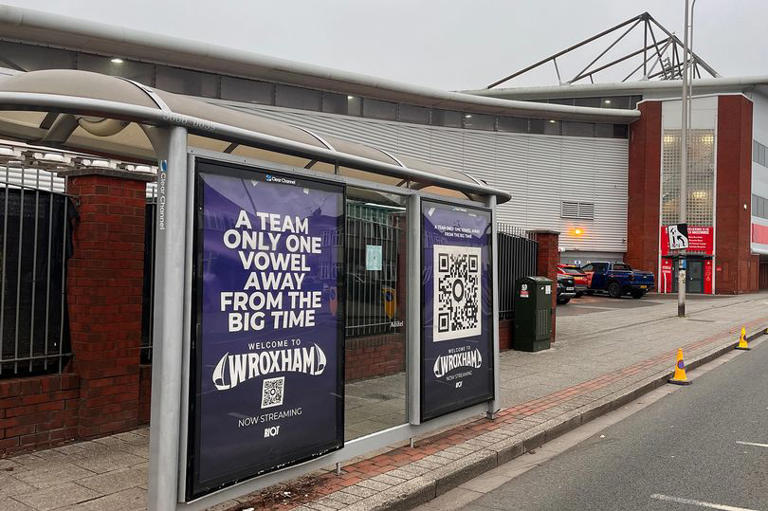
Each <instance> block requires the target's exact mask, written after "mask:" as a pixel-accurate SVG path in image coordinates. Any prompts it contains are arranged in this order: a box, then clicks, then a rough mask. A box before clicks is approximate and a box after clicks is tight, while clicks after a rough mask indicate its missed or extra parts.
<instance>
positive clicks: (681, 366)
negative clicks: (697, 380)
mask: <svg viewBox="0 0 768 511" xmlns="http://www.w3.org/2000/svg"><path fill="white" fill-rule="evenodd" d="M668 381H669V383H674V384H675V385H690V384H691V382H690V381H688V377H687V376H686V375H685V362H683V350H680V349H679V350H677V358H676V359H675V374H674V375H673V376H672V378H670V379H669V380H668Z"/></svg>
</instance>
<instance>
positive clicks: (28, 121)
mask: <svg viewBox="0 0 768 511" xmlns="http://www.w3.org/2000/svg"><path fill="white" fill-rule="evenodd" d="M0 110H1V111H0V136H2V137H5V138H9V139H13V140H19V141H23V142H26V143H29V144H34V145H41V146H50V147H57V148H61V149H67V150H72V151H78V152H85V153H89V154H97V155H104V156H108V157H111V158H117V159H122V160H126V161H136V162H152V163H154V162H156V161H157V159H158V157H157V155H156V154H155V150H154V148H153V144H152V136H153V127H154V126H174V125H175V126H183V127H185V128H186V129H187V130H188V133H189V139H188V145H189V146H190V147H193V148H200V149H206V150H212V151H218V152H227V153H232V154H235V155H239V156H244V157H251V158H258V159H262V160H268V161H275V162H277V163H283V164H288V165H293V166H298V167H305V168H310V167H311V168H312V170H314V171H319V172H327V173H338V174H341V175H347V176H351V177H356V178H359V179H365V180H368V181H372V182H376V183H383V184H388V185H394V186H410V187H412V188H420V189H429V191H431V192H433V193H439V194H443V195H449V196H459V197H463V196H466V195H467V194H469V195H473V194H478V195H488V194H492V195H496V196H497V197H498V200H499V202H505V201H507V200H509V198H510V196H509V194H508V193H506V192H504V191H500V190H494V189H492V188H490V187H489V186H487V185H485V184H483V183H481V182H479V181H477V180H476V179H474V178H472V177H471V176H468V175H466V174H464V173H461V172H456V171H453V170H447V169H444V168H441V167H437V166H434V165H431V164H429V163H426V162H422V161H419V160H416V159H413V158H403V157H398V156H397V155H393V154H390V153H388V152H385V151H383V150H379V149H376V148H374V147H371V146H367V145H364V144H359V143H355V142H350V141H347V140H343V139H338V138H335V137H327V136H320V135H317V134H314V133H312V132H310V131H309V130H306V129H304V128H301V127H297V126H293V125H290V124H286V123H283V122H279V121H274V120H271V119H265V118H263V117H261V116H259V115H256V114H250V113H246V112H242V111H238V110H233V109H230V108H226V107H222V106H218V105H213V104H210V103H207V102H205V101H201V100H198V99H194V98H190V97H187V96H181V95H178V94H173V93H170V92H165V91H162V90H158V89H152V88H149V87H146V86H144V85H141V84H138V83H135V82H132V81H129V80H126V79H122V78H117V77H113V76H107V75H101V74H97V73H91V72H87V71H75V70H45V71H33V72H29V73H19V74H16V75H13V76H8V77H4V78H2V79H0ZM406 162H407V163H406Z"/></svg>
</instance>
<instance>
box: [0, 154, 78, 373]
mask: <svg viewBox="0 0 768 511" xmlns="http://www.w3.org/2000/svg"><path fill="white" fill-rule="evenodd" d="M64 189H65V181H64V179H62V178H59V177H56V176H55V175H54V174H52V173H49V172H47V171H45V170H42V169H39V168H28V167H21V166H5V167H0V229H2V239H1V240H0V243H1V244H2V252H1V253H0V258H1V260H0V336H1V337H0V378H12V377H18V376H30V375H37V374H46V373H54V372H61V370H62V369H63V368H64V366H65V365H66V363H67V362H68V360H69V358H70V357H71V349H70V336H69V316H68V310H67V297H66V280H67V264H66V261H67V259H68V258H69V257H70V256H71V254H72V220H73V218H74V217H75V216H76V214H77V213H76V210H75V207H74V204H73V203H72V201H71V200H70V199H69V197H67V196H66V195H65V194H64V193H63V191H64Z"/></svg>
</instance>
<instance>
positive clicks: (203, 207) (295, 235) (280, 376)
mask: <svg viewBox="0 0 768 511" xmlns="http://www.w3.org/2000/svg"><path fill="white" fill-rule="evenodd" d="M195 179H196V197H195V208H196V209H195V211H196V218H195V241H194V243H195V256H194V257H195V259H194V278H193V280H194V284H193V287H194V293H195V301H194V305H193V342H192V357H191V363H192V367H191V370H190V378H191V381H190V389H191V390H190V392H191V396H190V407H191V408H190V413H189V418H190V423H189V445H188V463H187V479H188V480H187V497H188V499H193V498H196V497H199V496H201V495H204V494H206V493H209V492H211V491H215V490H217V489H219V488H221V487H223V486H227V485H229V484H233V483H235V482H238V481H240V480H243V479H247V478H249V477H253V476H256V475H259V474H262V473H265V472H268V471H271V470H276V469H278V468H282V467H285V466H287V465H291V464H294V463H298V462H302V461H305V460H307V459H310V458H314V457H317V456H320V455H323V454H325V453H327V452H329V451H331V450H334V449H338V448H340V447H341V446H342V445H343V438H344V436H343V432H344V428H343V414H344V408H343V406H344V386H343V358H342V357H343V325H344V317H343V307H342V304H343V300H341V299H339V298H338V297H337V293H338V292H339V290H341V289H342V284H341V278H342V275H343V267H342V265H343V250H342V247H343V239H344V236H343V232H344V231H343V229H344V193H343V192H344V191H343V188H342V187H341V186H337V185H330V184H324V183H320V182H316V181H311V180H302V179H298V178H296V177H293V176H289V175H278V174H270V173H266V172H262V171H258V170H254V169H251V168H247V167H241V166H235V165H231V164H227V163H222V162H214V161H208V160H198V161H197V169H196V177H195Z"/></svg>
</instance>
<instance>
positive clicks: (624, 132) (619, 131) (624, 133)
mask: <svg viewBox="0 0 768 511" xmlns="http://www.w3.org/2000/svg"><path fill="white" fill-rule="evenodd" d="M613 138H629V126H627V125H626V124H614V125H613Z"/></svg>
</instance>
